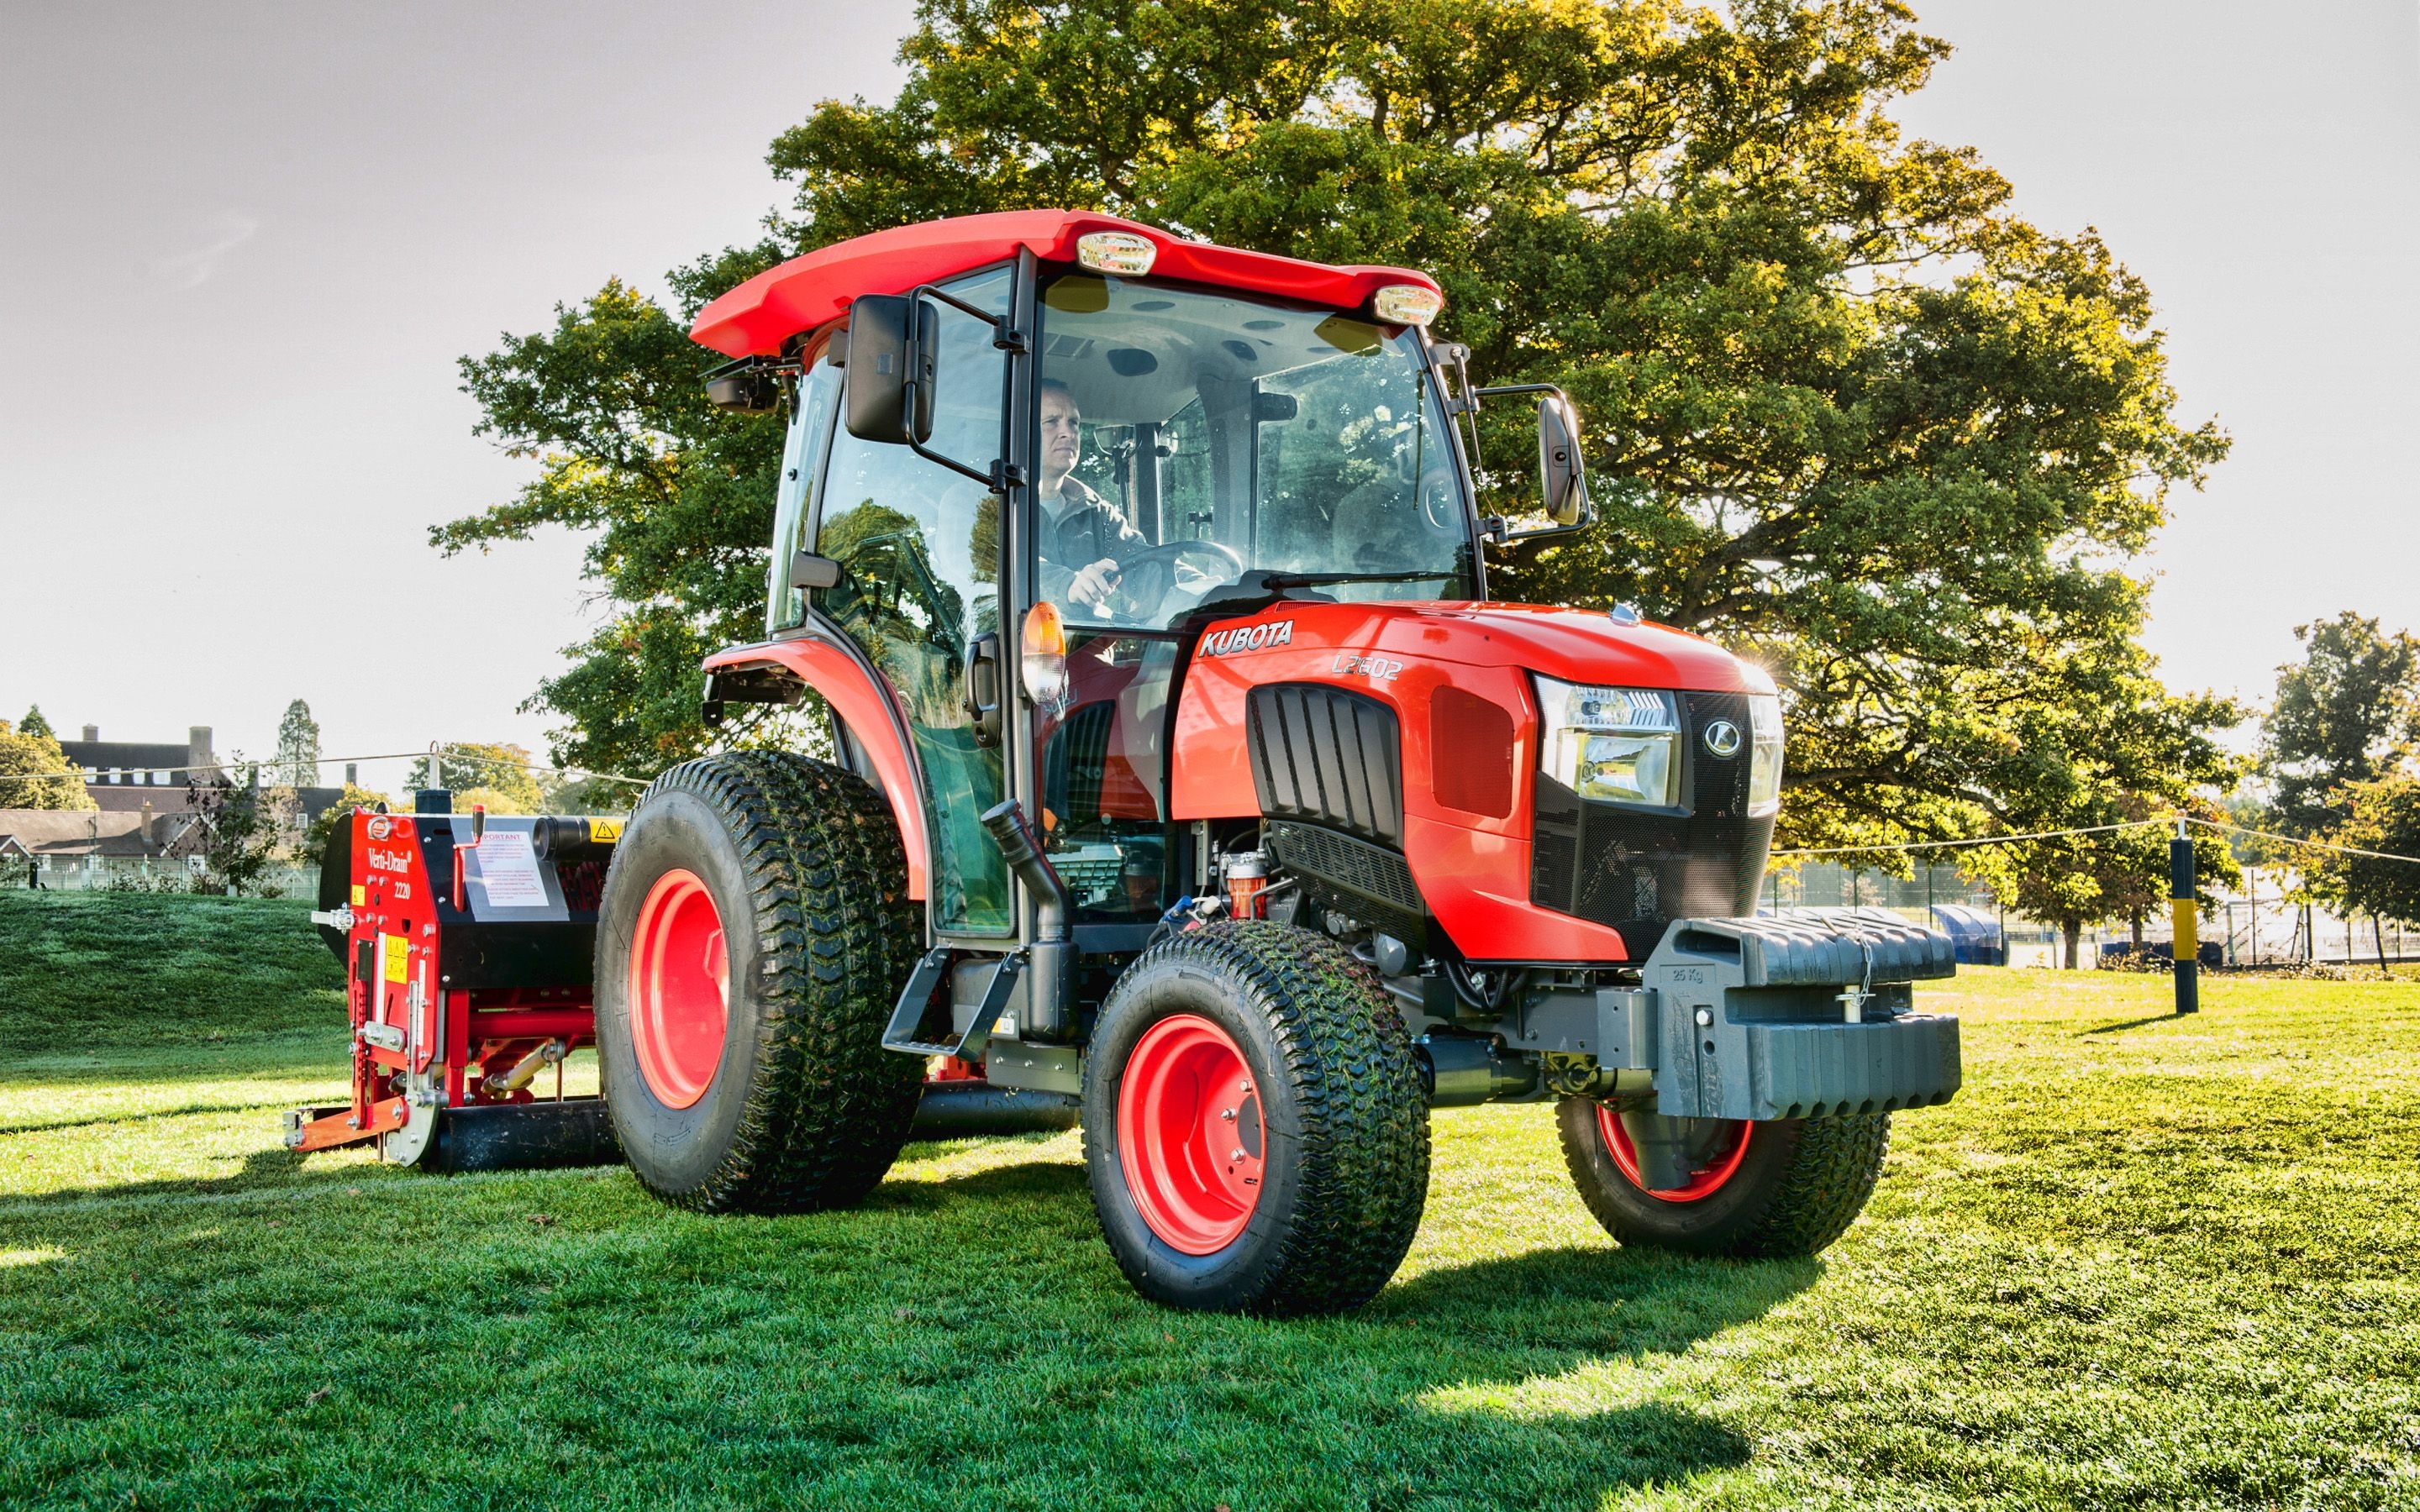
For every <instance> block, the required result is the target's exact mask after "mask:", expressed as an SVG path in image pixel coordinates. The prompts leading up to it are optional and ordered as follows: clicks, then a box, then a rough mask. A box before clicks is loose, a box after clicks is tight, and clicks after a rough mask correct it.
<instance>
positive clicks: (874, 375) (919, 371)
mask: <svg viewBox="0 0 2420 1512" xmlns="http://www.w3.org/2000/svg"><path fill="white" fill-rule="evenodd" d="M939 328H940V316H939V312H937V311H936V310H935V309H934V308H933V307H932V306H931V305H930V304H928V303H926V302H925V301H923V300H921V299H918V298H916V297H914V296H913V295H906V294H861V295H859V296H858V297H857V298H856V299H855V300H853V301H850V303H849V307H848V389H847V399H848V412H847V422H848V433H849V434H850V435H852V436H854V437H856V438H858V439H859V440H867V441H884V442H887V443H889V444H891V445H893V446H921V445H923V443H924V442H926V441H928V440H932V439H933V356H934V348H935V347H937V346H938V345H939V334H940V329H939Z"/></svg>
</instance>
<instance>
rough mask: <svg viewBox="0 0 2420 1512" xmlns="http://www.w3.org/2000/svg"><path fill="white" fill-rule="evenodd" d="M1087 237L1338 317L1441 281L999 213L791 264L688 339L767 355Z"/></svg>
mask: <svg viewBox="0 0 2420 1512" xmlns="http://www.w3.org/2000/svg"><path fill="white" fill-rule="evenodd" d="M1094 231H1125V232H1131V233H1133V234H1134V235H1137V236H1142V237H1149V238H1150V239H1152V241H1153V242H1154V243H1155V244H1156V245H1157V247H1158V248H1159V255H1158V259H1157V260H1156V262H1155V263H1154V264H1153V266H1152V270H1151V273H1152V276H1153V277H1155V278H1174V279H1182V280H1185V281H1187V282H1188V283H1195V284H1207V285H1213V286H1216V287H1219V288H1230V289H1240V290H1244V291H1247V292H1250V293H1256V294H1273V295H1276V296H1278V297H1280V298H1281V299H1289V300H1300V301H1303V302H1305V303H1307V304H1317V305H1326V306H1327V307H1328V308H1330V309H1336V310H1356V309H1359V308H1361V307H1362V306H1364V305H1366V304H1368V303H1369V301H1370V296H1371V295H1372V294H1373V293H1375V292H1376V291H1377V290H1378V289H1379V288H1381V287H1383V286H1385V285H1388V284H1417V285H1420V286H1421V287H1423V288H1431V289H1434V288H1435V287H1436V286H1437V284H1436V280H1435V279H1433V278H1431V277H1429V275H1428V274H1426V273H1423V272H1419V271H1417V270H1413V269H1409V268H1383V267H1373V266H1367V265H1361V264H1356V265H1354V266H1352V267H1348V268H1337V267H1331V266H1329V265H1328V264H1326V263H1313V262H1303V261H1301V260H1300V259H1298V258H1294V257H1278V256H1273V255H1270V254H1268V253H1264V252H1245V251H1243V250H1241V249H1239V248H1235V247H1220V246H1215V245H1213V244H1211V243H1210V242H1207V241H1187V240H1186V239H1183V238H1181V237H1178V236H1174V235H1172V234H1171V233H1169V232H1166V231H1162V230H1160V229H1158V228H1157V227H1156V226H1148V225H1143V224H1140V223H1138V222H1134V221H1127V220H1123V219H1120V218H1119V217H1117V216H1114V215H1102V214H1098V213H1095V212H1092V211H1085V210H1005V211H1001V212H999V213H996V214H991V215H960V216H955V217H953V218H951V219H949V220H946V221H926V222H923V223H922V224H916V225H903V226H897V227H894V228H893V229H892V230H889V231H876V232H874V233H872V234H871V235H868V236H861V237H854V238H852V239H849V240H846V241H842V242H837V243H835V244H833V245H831V246H829V247H824V248H821V249H819V250H817V251H814V252H811V253H808V254H807V255H805V256H802V257H793V258H791V259H790V260H789V261H788V262H785V263H783V264H782V265H781V266H780V267H778V268H770V269H768V270H765V271H764V272H761V273H759V274H757V275H756V276H755V277H753V278H752V279H750V280H749V281H748V282H747V283H745V284H742V285H739V286H738V287H737V288H735V289H733V290H732V291H731V292H730V293H728V294H725V295H723V296H722V297H721V299H718V300H716V301H714V302H712V303H711V304H708V305H707V306H706V308H705V309H703V310H700V311H699V312H698V313H697V321H696V323H695V324H693V325H691V326H690V332H689V333H690V339H691V340H693V341H696V342H697V343H699V344H700V345H701V346H705V347H712V348H713V349H714V350H716V351H719V352H721V353H722V354H723V355H724V356H726V357H752V356H762V357H771V356H777V355H779V354H780V352H781V349H782V344H783V342H785V341H787V340H788V339H789V338H790V337H792V336H795V335H797V334H798V333H799V332H802V331H812V330H814V328H815V327H817V326H819V325H822V324H823V323H824V322H825V321H827V320H830V319H832V318H834V317H835V316H839V315H840V314H841V313H842V312H843V311H845V310H846V309H847V308H848V301H851V300H853V299H855V298H856V297H857V296H859V295H861V294H905V293H907V291H908V290H909V289H911V288H915V287H916V286H918V285H922V284H935V283H939V282H940V281H941V280H943V279H947V278H952V277H954V276H955V275H957V274H959V273H965V272H971V271H973V270H975V269H978V268H986V267H989V266H991V265H992V264H994V263H999V262H1005V261H1007V260H1008V259H1009V258H1011V257H1014V256H1016V254H1017V252H1018V251H1019V250H1020V249H1024V248H1029V247H1030V248H1032V251H1033V255H1035V256H1036V257H1039V258H1041V259H1042V260H1043V261H1045V262H1064V263H1072V262H1074V261H1075V260H1076V239H1077V238H1078V237H1081V236H1084V235H1085V234H1087V233H1089V232H1094Z"/></svg>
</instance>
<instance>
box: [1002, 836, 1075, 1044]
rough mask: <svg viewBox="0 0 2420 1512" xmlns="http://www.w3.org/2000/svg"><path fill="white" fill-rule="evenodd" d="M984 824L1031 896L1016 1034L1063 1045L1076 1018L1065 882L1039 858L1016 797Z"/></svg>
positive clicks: (1071, 904)
mask: <svg viewBox="0 0 2420 1512" xmlns="http://www.w3.org/2000/svg"><path fill="white" fill-rule="evenodd" d="M983 826H984V828H985V829H987V830H989V831H991V838H992V841H993V843H994V844H997V845H998V846H999V847H1000V854H1001V858H1002V859H1004V860H1006V861H1007V862H1008V869H1009V870H1010V871H1012V872H1016V878H1017V880H1018V881H1020V882H1022V883H1024V884H1025V887H1026V890H1027V891H1028V892H1031V893H1032V894H1033V944H1032V947H1031V948H1030V949H1029V950H1028V954H1029V956H1030V957H1031V960H1032V967H1033V969H1032V974H1031V975H1030V976H1029V977H1028V979H1027V981H1026V985H1025V1012H1024V1013H1023V1015H1021V1016H1020V1018H1019V1019H1018V1021H1017V1036H1018V1038H1020V1039H1025V1040H1032V1041H1036V1042H1038V1043H1042V1044H1064V1043H1065V1042H1066V1041H1067V1039H1068V1037H1069V1035H1070V1034H1071V1033H1072V1032H1073V1029H1074V1025H1073V1022H1072V1021H1073V1019H1074V1017H1075V1015H1074V1014H1073V1013H1072V1012H1070V1011H1069V1009H1070V1006H1071V1005H1070V1003H1069V1000H1068V990H1069V988H1070V987H1071V986H1072V985H1073V983H1074V980H1075V967H1076V944H1075V932H1074V931H1073V930H1072V929H1070V928H1069V927H1068V923H1067V920H1068V917H1069V916H1070V915H1071V914H1073V913H1074V912H1075V906H1076V903H1075V899H1074V897H1073V896H1072V895H1070V894H1069V892H1068V891H1067V884H1066V882H1065V880H1064V879H1063V878H1062V877H1061V876H1060V875H1059V873H1058V872H1057V871H1056V870H1055V869H1054V868H1053V867H1052V866H1051V865H1050V862H1049V861H1048V860H1047V858H1046V857H1045V856H1043V854H1042V846H1041V843H1040V842H1039V841H1036V840H1035V839H1034V837H1033V826H1032V825H1031V824H1028V823H1027V822H1026V818H1025V810H1024V808H1023V806H1021V805H1020V804H1018V803H1017V801H1016V799H1015V798H1011V799H1009V800H1008V801H1007V802H1006V803H1003V804H1001V805H1000V806H999V807H997V808H994V809H991V810H986V811H985V814H984V816H983Z"/></svg>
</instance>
